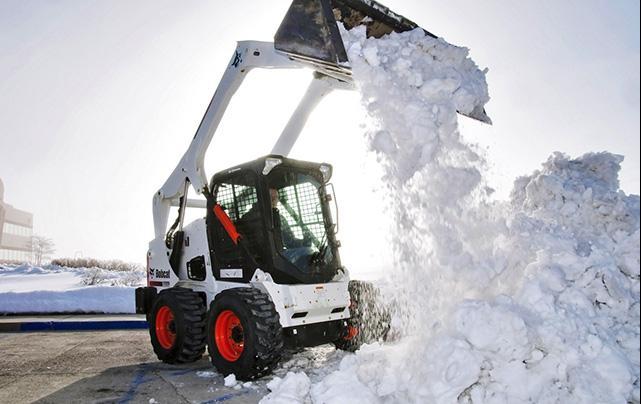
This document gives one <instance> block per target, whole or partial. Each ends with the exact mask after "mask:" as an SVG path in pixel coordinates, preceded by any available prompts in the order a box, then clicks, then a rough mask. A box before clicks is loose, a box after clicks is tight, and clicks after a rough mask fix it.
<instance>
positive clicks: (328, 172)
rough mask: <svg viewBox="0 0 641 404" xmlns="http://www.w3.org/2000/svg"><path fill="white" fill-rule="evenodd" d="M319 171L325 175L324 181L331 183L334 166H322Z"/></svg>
mask: <svg viewBox="0 0 641 404" xmlns="http://www.w3.org/2000/svg"><path fill="white" fill-rule="evenodd" d="M318 169H319V170H320V172H321V174H322V175H323V181H325V182H327V181H329V179H330V178H332V166H330V165H327V164H321V165H320V167H319V168H318Z"/></svg>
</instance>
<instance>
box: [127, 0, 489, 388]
mask: <svg viewBox="0 0 641 404" xmlns="http://www.w3.org/2000/svg"><path fill="white" fill-rule="evenodd" d="M337 22H341V23H343V24H344V25H345V27H346V28H348V29H350V28H353V27H355V26H357V25H363V24H364V25H366V26H367V33H368V35H370V36H374V37H380V36H382V35H385V34H388V33H391V32H392V31H397V32H401V31H407V30H411V29H415V28H417V25H416V24H414V23H413V22H411V21H409V20H407V19H406V18H404V17H402V16H400V15H397V14H395V13H394V12H392V11H390V10H389V9H387V8H386V7H384V6H382V5H380V4H378V3H376V2H375V1H372V0H294V1H293V3H292V5H291V6H290V8H289V11H288V12H287V14H286V16H285V18H284V20H283V22H282V23H281V26H280V28H279V29H278V31H277V33H276V35H275V40H274V43H266V42H255V41H247V42H239V43H238V46H237V48H236V50H235V52H234V54H233V55H232V58H231V61H230V63H229V66H228V68H227V70H226V71H225V73H224V75H223V77H222V79H221V82H220V84H219V86H218V88H217V90H216V92H215V94H214V96H213V98H212V100H211V103H210V104H209V107H208V108H207V111H206V113H205V115H204V118H203V119H202V122H201V123H200V126H199V128H198V130H197V132H196V134H195V136H194V138H193V140H192V142H191V145H190V146H189V148H188V150H187V151H186V152H185V154H184V156H183V157H182V159H181V160H180V162H179V163H178V166H177V167H176V168H175V170H174V171H173V172H172V174H171V175H170V176H169V178H168V179H167V181H166V182H165V184H164V185H163V186H162V188H161V189H160V190H159V191H158V192H157V193H156V194H155V195H154V198H153V218H154V230H155V237H154V239H153V240H152V241H151V242H150V243H149V251H148V253H147V283H148V286H147V287H143V288H138V289H137V290H136V311H137V312H138V313H144V314H146V315H147V319H148V322H149V332H150V336H151V344H152V346H153V349H154V351H155V353H156V355H157V356H158V358H159V359H160V360H162V361H164V362H167V363H186V362H192V361H195V360H197V359H199V358H200V357H201V356H202V354H203V353H204V351H205V347H206V346H207V348H208V351H209V356H210V358H211V361H212V363H213V365H214V366H215V367H216V368H217V369H218V370H219V371H220V372H221V373H223V374H224V375H228V374H230V373H234V374H235V375H236V377H237V378H239V379H241V380H247V379H253V378H256V377H260V376H262V375H265V374H267V373H269V372H270V371H271V370H272V369H273V368H274V366H276V364H277V363H278V361H279V359H280V358H281V354H282V351H283V348H284V347H286V346H293V347H306V346H314V345H318V344H323V343H332V342H333V343H334V344H335V345H336V346H337V347H338V348H340V349H347V350H355V349H357V348H358V347H359V346H360V344H362V343H364V342H370V341H373V340H377V339H384V338H385V336H386V333H387V331H388V329H389V322H390V316H389V313H388V311H387V310H386V309H385V308H384V307H382V306H381V305H380V304H378V299H379V294H378V291H377V290H376V289H375V288H374V287H373V286H372V285H371V284H368V283H363V282H357V281H350V278H349V273H348V271H347V270H346V269H345V268H344V267H343V266H342V264H341V261H340V258H339V252H338V248H339V246H340V243H339V241H338V240H337V239H336V231H337V221H336V219H337V212H338V209H337V206H336V204H335V201H336V198H335V196H334V190H333V187H332V186H331V184H330V182H329V181H330V178H331V176H332V166H331V165H329V164H325V163H322V164H318V163H310V162H303V161H297V160H293V159H290V158H288V157H287V155H288V154H289V152H290V150H291V148H292V147H293V145H294V143H295V142H296V140H297V138H298V135H299V133H300V131H301V130H302V128H303V126H304V123H305V121H306V119H307V117H308V116H309V114H310V113H311V111H312V110H313V109H314V107H315V106H316V105H317V104H318V102H319V101H320V100H321V99H322V98H323V97H324V96H325V95H327V94H328V93H330V92H331V91H332V90H334V89H351V88H352V86H353V84H352V79H351V72H350V65H349V60H348V58H347V54H346V52H345V48H344V46H343V42H342V40H341V37H340V33H339V30H338V27H337ZM425 32H426V34H427V35H432V34H430V33H428V32H427V31H425ZM254 68H272V69H294V68H309V69H311V70H312V71H313V79H312V81H311V84H310V86H309V88H308V90H307V92H306V93H305V95H304V97H303V99H302V100H301V102H300V104H299V106H298V107H297V109H296V110H295V112H294V114H293V116H292V117H291V119H290V121H289V123H288V124H287V125H286V127H285V129H284V130H283V132H282V133H281V135H280V137H279V138H278V140H277V141H276V144H275V146H274V148H273V150H272V152H271V154H269V155H268V156H266V157H262V158H259V159H257V160H254V161H251V162H248V163H245V164H241V165H238V166H235V167H232V168H229V169H227V170H223V171H222V172H219V173H217V174H215V175H214V176H213V177H212V178H211V180H210V181H208V179H207V176H206V174H205V171H204V164H203V162H204V155H205V152H206V150H207V148H208V146H209V144H210V142H211V140H212V137H213V135H214V132H215V131H216V128H217V127H218V124H219V123H220V121H221V119H222V116H223V114H224V112H225V109H226V107H227V105H228V104H229V102H230V99H231V97H232V96H233V94H234V93H235V92H236V90H237V89H238V87H239V86H240V84H241V83H242V81H243V79H244V78H245V76H246V75H247V74H248V73H249V71H250V70H252V69H254ZM471 116H472V117H473V118H475V119H478V120H481V121H484V122H488V121H489V119H488V118H487V116H486V115H485V112H484V111H483V109H482V107H480V108H479V109H477V110H475V111H474V112H473V113H472V114H471ZM190 188H193V190H194V191H195V192H196V194H201V195H203V196H204V199H202V198H189V197H188V191H189V189H190ZM172 206H174V207H178V215H177V216H178V217H177V218H176V220H175V222H174V223H173V224H172V225H171V226H168V224H169V223H168V219H169V214H170V208H171V207H172ZM187 209H201V210H202V211H203V214H202V218H201V219H198V220H195V221H193V222H191V223H189V224H186V223H184V221H185V220H184V219H185V212H186V210H187ZM332 212H334V213H332Z"/></svg>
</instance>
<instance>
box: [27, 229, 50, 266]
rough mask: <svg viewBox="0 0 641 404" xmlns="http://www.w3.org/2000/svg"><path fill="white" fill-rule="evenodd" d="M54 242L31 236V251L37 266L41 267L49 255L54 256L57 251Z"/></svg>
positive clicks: (46, 238) (45, 238) (35, 235)
mask: <svg viewBox="0 0 641 404" xmlns="http://www.w3.org/2000/svg"><path fill="white" fill-rule="evenodd" d="M54 247H55V244H54V243H53V240H51V239H50V238H48V237H44V236H39V235H37V234H34V235H33V236H31V251H32V252H33V258H34V260H35V261H36V265H41V264H42V260H43V259H46V258H47V257H48V256H49V255H51V254H53V253H54V252H55V251H56V249H55V248H54Z"/></svg>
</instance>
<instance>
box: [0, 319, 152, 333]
mask: <svg viewBox="0 0 641 404" xmlns="http://www.w3.org/2000/svg"><path fill="white" fill-rule="evenodd" d="M148 327H149V325H148V324H147V322H146V321H144V320H140V321H118V320H116V321H29V322H14V323H9V322H7V323H0V332H34V331H104V330H146V329H147V328H148Z"/></svg>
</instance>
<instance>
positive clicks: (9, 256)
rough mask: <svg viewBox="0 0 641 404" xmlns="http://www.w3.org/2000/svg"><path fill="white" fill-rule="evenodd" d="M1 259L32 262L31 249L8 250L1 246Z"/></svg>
mask: <svg viewBox="0 0 641 404" xmlns="http://www.w3.org/2000/svg"><path fill="white" fill-rule="evenodd" d="M0 261H10V262H30V261H31V253H30V252H29V251H17V250H7V249H4V248H0Z"/></svg>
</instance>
